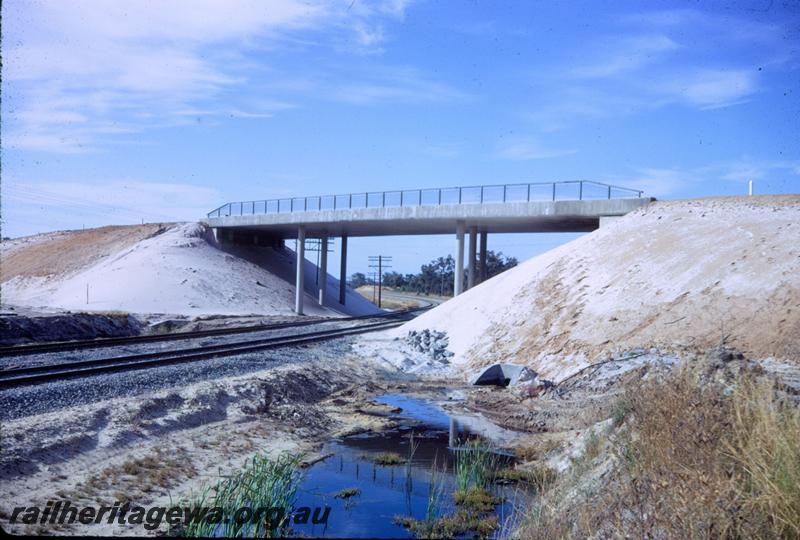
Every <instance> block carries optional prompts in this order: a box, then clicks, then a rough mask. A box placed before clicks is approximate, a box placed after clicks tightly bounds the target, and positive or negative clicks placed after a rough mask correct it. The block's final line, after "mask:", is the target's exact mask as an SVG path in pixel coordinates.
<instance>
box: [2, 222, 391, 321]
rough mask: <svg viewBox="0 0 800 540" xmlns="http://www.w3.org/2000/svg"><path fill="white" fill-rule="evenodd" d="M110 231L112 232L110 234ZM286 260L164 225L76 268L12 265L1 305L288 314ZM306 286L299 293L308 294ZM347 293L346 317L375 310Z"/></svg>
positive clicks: (197, 230)
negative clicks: (251, 255)
mask: <svg viewBox="0 0 800 540" xmlns="http://www.w3.org/2000/svg"><path fill="white" fill-rule="evenodd" d="M118 229H119V230H120V231H125V230H126V229H125V228H118ZM78 234H79V233H78ZM113 234H120V233H119V232H117V231H116V230H115V231H114V232H113ZM65 235H66V236H67V237H68V236H69V233H58V234H57V235H54V236H53V237H52V238H53V239H55V240H57V241H59V242H61V243H63V241H64V238H65ZM47 241H48V239H47V238H45V239H38V240H36V241H25V242H16V244H17V245H13V244H12V245H10V246H8V247H7V248H5V249H4V250H3V256H4V257H8V256H9V255H11V254H14V255H16V259H14V258H11V257H8V260H10V261H12V263H13V262H14V261H15V260H18V259H21V258H22V257H20V256H19V255H20V251H19V250H24V249H30V247H31V246H36V249H38V250H40V251H42V252H43V253H46V252H47V244H46V242H47ZM54 246H55V244H54ZM83 249H84V250H87V251H91V250H92V249H94V244H93V243H92V242H91V241H88V242H84V245H83ZM15 251H16V253H15ZM23 254H24V253H23ZM292 255H293V254H292V252H291V251H289V250H273V249H267V248H262V256H263V257H264V258H265V259H267V260H271V265H272V266H271V267H270V268H269V269H268V268H265V267H263V266H259V265H258V264H255V263H253V262H250V261H248V260H245V259H242V258H240V257H238V256H236V255H234V254H231V253H226V252H225V251H222V250H220V249H219V248H218V246H217V245H216V243H215V242H214V240H213V236H212V235H211V234H210V231H208V230H207V229H206V228H205V227H203V226H202V225H200V224H197V223H189V224H176V225H167V226H165V227H163V228H162V229H159V230H158V231H157V232H156V233H155V234H154V235H151V236H149V237H146V238H144V239H140V238H136V239H134V240H132V241H129V242H127V245H125V247H123V248H122V249H119V250H117V251H113V252H111V253H105V252H104V253H101V254H99V255H98V256H97V257H86V261H82V263H81V264H78V265H77V267H76V265H65V266H64V267H63V268H59V269H58V270H57V271H55V272H54V273H48V272H47V269H42V268H33V269H31V268H29V267H30V266H35V265H33V264H32V263H30V262H29V261H26V263H27V264H26V268H25V270H26V271H25V272H18V273H17V275H13V274H14V271H13V270H14V269H13V268H11V269H8V268H5V269H4V272H3V273H4V279H5V281H4V282H3V283H2V300H3V303H4V304H6V305H9V304H10V305H19V306H27V307H36V308H60V309H70V310H85V311H106V310H115V311H127V312H131V313H167V314H185V315H201V314H221V315H238V314H268V315H291V314H292V310H293V308H294V286H293V284H292V283H291V282H287V281H286V280H285V279H283V278H282V277H281V276H283V277H285V276H287V275H289V276H291V275H293V257H292ZM12 266H13V264H12ZM271 270H278V271H279V273H278V274H276V273H275V272H273V271H271ZM315 270H316V267H315V266H314V265H313V264H312V263H311V262H309V261H306V272H307V275H312V276H313V275H315V273H313V272H314V271H315ZM328 280H329V284H330V288H331V289H333V288H334V287H335V286H336V285H335V284H338V282H337V281H336V280H335V279H333V278H332V277H331V276H328ZM307 281H308V280H307ZM87 284H88V286H89V302H88V304H87V302H86V286H87ZM313 286H314V284H313V282H312V283H309V284H308V287H307V290H308V291H309V292H312V293H313ZM337 290H338V289H337ZM349 292H350V294H348V297H347V303H348V306H347V308H348V312H350V313H355V314H362V313H370V312H374V311H376V308H375V307H374V306H373V305H372V304H370V303H368V302H366V301H365V300H364V299H363V298H362V297H361V296H360V295H358V294H356V293H354V292H352V291H349ZM334 298H338V293H336V296H335V297H334ZM305 305H306V312H307V313H308V314H312V315H334V314H335V312H334V311H332V310H331V309H327V308H326V309H323V308H320V307H319V306H318V305H317V303H316V300H315V298H314V297H313V296H312V295H311V294H306V303H305ZM336 306H337V307H338V304H337V305H336Z"/></svg>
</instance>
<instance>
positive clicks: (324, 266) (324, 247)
mask: <svg viewBox="0 0 800 540" xmlns="http://www.w3.org/2000/svg"><path fill="white" fill-rule="evenodd" d="M319 249H320V253H319V283H317V287H318V288H319V305H320V307H322V306H324V305H325V293H326V291H327V289H328V237H327V236H323V237H322V238H320V242H319Z"/></svg>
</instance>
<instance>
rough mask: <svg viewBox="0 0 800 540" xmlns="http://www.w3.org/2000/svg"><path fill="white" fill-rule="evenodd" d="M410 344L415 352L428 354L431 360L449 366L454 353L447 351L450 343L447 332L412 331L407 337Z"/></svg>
mask: <svg viewBox="0 0 800 540" xmlns="http://www.w3.org/2000/svg"><path fill="white" fill-rule="evenodd" d="M406 343H408V344H409V345H410V346H411V348H412V349H414V350H415V351H418V352H421V353H424V354H427V355H428V356H429V357H430V358H431V360H433V361H435V362H440V363H442V364H449V363H450V358H452V357H453V353H452V352H451V351H448V350H447V346H448V345H449V343H450V340H449V338H448V337H447V333H446V332H437V331H436V330H429V329H427V328H425V329H424V330H420V331H417V330H411V331H410V332H409V333H408V335H407V336H406Z"/></svg>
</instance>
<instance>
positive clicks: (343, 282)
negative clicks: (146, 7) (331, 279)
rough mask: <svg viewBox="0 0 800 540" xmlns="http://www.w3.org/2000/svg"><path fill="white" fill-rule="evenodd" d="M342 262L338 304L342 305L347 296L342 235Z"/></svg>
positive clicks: (344, 246) (345, 240) (345, 249)
mask: <svg viewBox="0 0 800 540" xmlns="http://www.w3.org/2000/svg"><path fill="white" fill-rule="evenodd" d="M341 252H342V261H341V264H340V266H339V303H340V304H342V305H344V301H345V297H346V296H347V237H346V236H344V235H342V248H341Z"/></svg>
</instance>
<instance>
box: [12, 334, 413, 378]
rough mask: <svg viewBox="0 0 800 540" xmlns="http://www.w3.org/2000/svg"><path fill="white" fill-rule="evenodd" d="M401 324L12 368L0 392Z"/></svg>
mask: <svg viewBox="0 0 800 540" xmlns="http://www.w3.org/2000/svg"><path fill="white" fill-rule="evenodd" d="M404 322H405V321H404V320H389V321H380V322H371V323H366V324H362V325H358V326H351V327H347V328H334V329H327V330H318V331H315V332H307V333H303V334H297V335H293V336H276V337H271V338H261V339H256V340H251V341H246V342H236V343H228V344H217V345H207V346H198V347H190V348H186V349H175V350H170V351H161V352H152V353H141V354H133V355H126V356H112V357H108V358H99V359H93V360H81V361H76V362H65V363H60V364H50V365H38V366H30V367H23V368H15V369H9V370H5V371H0V389H3V388H12V387H15V386H25V385H35V384H42V383H46V382H49V381H54V380H64V379H72V378H79V377H88V376H92V375H98V374H103V373H113V372H116V371H129V370H135V369H146V368H152V367H158V366H165V365H172V364H180V363H185V362H193V361H198V360H208V359H212V358H219V357H224V356H233V355H237V354H244V353H251V352H257V351H262V350H267V349H273V348H278V347H286V346H291V345H303V344H307V343H314V342H318V341H324V340H328V339H334V338H338V337H344V336H350V335H356V334H363V333H367V332H375V331H378V330H385V329H388V328H393V327H396V326H399V325H401V324H403V323H404Z"/></svg>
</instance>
